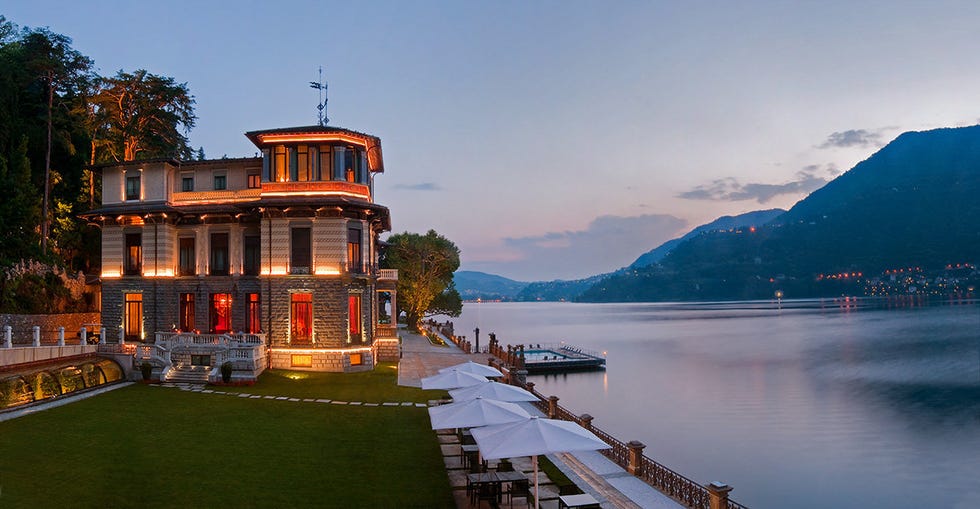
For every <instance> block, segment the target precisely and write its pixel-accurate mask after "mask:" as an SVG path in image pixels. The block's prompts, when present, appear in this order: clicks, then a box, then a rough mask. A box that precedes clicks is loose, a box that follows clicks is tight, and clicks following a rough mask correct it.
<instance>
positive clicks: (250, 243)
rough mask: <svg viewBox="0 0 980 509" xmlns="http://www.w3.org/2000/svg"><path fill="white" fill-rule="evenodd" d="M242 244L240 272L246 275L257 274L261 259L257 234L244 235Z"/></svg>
mask: <svg viewBox="0 0 980 509" xmlns="http://www.w3.org/2000/svg"><path fill="white" fill-rule="evenodd" d="M244 244H245V245H244V247H243V249H242V253H243V256H244V259H243V260H242V272H243V273H244V274H245V275H246V276H258V275H259V263H260V262H261V261H262V259H261V257H260V253H261V252H262V249H261V245H260V238H259V236H258V235H246V236H245V242H244Z"/></svg>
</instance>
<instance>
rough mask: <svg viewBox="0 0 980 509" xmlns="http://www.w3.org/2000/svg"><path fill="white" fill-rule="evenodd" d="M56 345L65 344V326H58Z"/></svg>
mask: <svg viewBox="0 0 980 509" xmlns="http://www.w3.org/2000/svg"><path fill="white" fill-rule="evenodd" d="M58 346H65V328H64V327H58Z"/></svg>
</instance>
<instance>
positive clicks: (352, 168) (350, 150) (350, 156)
mask: <svg viewBox="0 0 980 509" xmlns="http://www.w3.org/2000/svg"><path fill="white" fill-rule="evenodd" d="M344 170H345V173H344V176H345V180H346V181H347V182H354V175H355V174H356V172H357V151H356V150H354V147H347V150H345V151H344Z"/></svg>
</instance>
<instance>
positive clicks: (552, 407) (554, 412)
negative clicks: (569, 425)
mask: <svg viewBox="0 0 980 509" xmlns="http://www.w3.org/2000/svg"><path fill="white" fill-rule="evenodd" d="M548 418H549V419H557V418H558V396H548Z"/></svg>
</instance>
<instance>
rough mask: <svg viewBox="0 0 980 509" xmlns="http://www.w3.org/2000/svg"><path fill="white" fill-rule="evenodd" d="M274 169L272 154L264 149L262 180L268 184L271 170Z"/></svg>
mask: <svg viewBox="0 0 980 509" xmlns="http://www.w3.org/2000/svg"><path fill="white" fill-rule="evenodd" d="M271 167H272V152H271V151H270V150H269V149H267V148H264V149H262V180H264V181H266V182H268V181H269V178H270V175H269V169H270V168H271Z"/></svg>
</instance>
